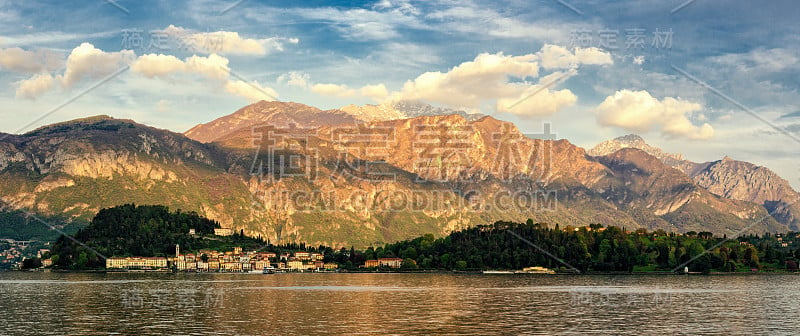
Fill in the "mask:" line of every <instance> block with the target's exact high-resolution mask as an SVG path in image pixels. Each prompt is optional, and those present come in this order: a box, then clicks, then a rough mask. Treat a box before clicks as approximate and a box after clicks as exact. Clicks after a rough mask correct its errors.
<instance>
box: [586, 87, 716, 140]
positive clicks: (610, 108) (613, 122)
mask: <svg viewBox="0 0 800 336" xmlns="http://www.w3.org/2000/svg"><path fill="white" fill-rule="evenodd" d="M701 109H702V106H701V105H700V104H697V103H693V102H689V101H686V100H682V99H680V98H672V97H665V98H664V99H662V100H658V99H657V98H655V97H653V96H651V95H650V93H649V92H647V91H644V90H642V91H631V90H620V91H617V92H616V93H614V95H612V96H608V97H606V99H605V100H604V101H603V102H602V103H600V105H598V106H597V109H596V112H597V121H598V122H599V123H600V124H601V125H603V126H615V127H620V128H623V129H625V130H628V131H632V132H638V133H646V132H650V131H653V130H659V131H660V132H661V134H662V135H664V136H666V137H684V138H688V139H694V140H703V139H709V138H711V137H712V136H713V135H714V129H713V128H712V127H711V125H709V124H708V123H704V124H702V125H701V126H696V125H694V124H693V123H692V121H691V120H690V119H689V117H691V115H692V114H693V113H694V112H699V111H700V110H701Z"/></svg>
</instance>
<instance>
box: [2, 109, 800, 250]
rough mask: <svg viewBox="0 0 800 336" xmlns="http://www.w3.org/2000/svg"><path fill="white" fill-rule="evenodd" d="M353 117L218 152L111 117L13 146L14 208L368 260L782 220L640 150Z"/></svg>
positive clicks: (228, 137)
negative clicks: (523, 234)
mask: <svg viewBox="0 0 800 336" xmlns="http://www.w3.org/2000/svg"><path fill="white" fill-rule="evenodd" d="M342 113H344V112H341V113H340V112H337V111H321V110H318V109H314V108H311V107H307V106H305V105H301V104H294V103H275V102H269V103H267V102H261V103H257V104H255V105H251V106H249V107H245V108H243V109H241V110H239V111H237V112H235V113H234V114H232V115H230V116H226V117H222V118H219V119H217V120H216V121H213V122H210V123H208V124H204V125H199V126H198V127H195V128H193V130H192V131H190V132H187V134H189V133H191V134H189V135H190V136H192V137H194V138H196V139H198V140H203V141H212V142H213V143H210V144H208V143H202V142H199V141H195V140H192V139H189V138H187V137H185V136H183V135H180V134H175V133H172V132H169V131H165V130H158V129H154V128H150V127H147V126H143V125H139V124H136V123H134V122H132V121H126V120H116V119H111V118H108V117H95V118H89V119H82V120H75V121H71V122H66V123H60V124H55V125H51V126H47V127H43V128H41V129H39V130H36V131H33V132H30V133H27V134H23V135H12V136H9V137H7V138H6V139H4V140H3V141H0V190H2V192H3V194H2V195H3V196H2V201H3V203H5V204H10V205H11V207H12V208H21V209H27V210H29V211H34V212H37V213H42V214H47V215H49V216H50V215H58V216H63V217H64V218H72V219H76V220H78V219H88V218H89V217H91V216H92V215H93V214H94V213H95V212H96V211H98V210H99V209H100V208H103V207H109V206H114V205H119V204H124V203H131V202H134V203H138V204H164V205H167V206H170V207H172V208H180V209H183V210H185V211H197V212H198V213H200V214H202V215H204V216H207V217H209V218H212V219H216V220H218V221H220V222H221V223H222V224H223V225H224V226H230V227H232V228H233V229H235V230H244V231H245V232H246V233H248V234H250V235H261V236H262V237H267V238H270V239H271V240H272V241H273V242H279V241H280V242H285V241H306V242H308V243H312V244H318V243H324V244H328V245H332V246H348V245H358V246H365V245H368V244H373V243H381V242H388V241H394V240H399V239H405V238H409V237H415V236H418V235H420V234H424V233H434V234H437V235H443V234H446V233H448V232H450V231H452V230H458V229H462V228H465V227H469V226H473V225H477V224H485V223H487V222H492V221H496V220H517V221H519V220H524V219H527V218H533V219H535V220H537V221H540V222H546V223H551V224H556V223H557V224H560V225H561V226H562V227H563V226H567V225H573V226H582V225H588V224H591V223H601V224H604V225H618V226H624V227H626V228H629V229H633V228H638V227H646V228H650V229H656V228H660V229H665V230H668V231H688V230H695V231H712V232H717V233H730V232H731V231H735V230H737V229H740V228H743V227H745V226H747V225H749V224H750V223H751V222H752V221H753V220H755V219H758V218H760V217H763V216H764V215H766V210H765V208H764V206H762V205H761V203H758V204H755V203H752V202H762V201H763V202H764V203H768V202H769V199H774V198H776V197H778V196H776V194H770V193H764V194H763V196H759V197H760V198H759V197H756V198H751V199H747V200H742V201H738V200H732V199H728V198H725V197H721V196H717V195H714V194H712V193H711V192H709V191H708V190H712V192H713V190H715V189H713V188H711V187H709V186H705V185H704V184H701V185H698V183H697V182H695V181H694V180H693V179H692V178H690V177H689V176H687V175H685V174H684V173H682V172H681V171H680V170H677V169H673V168H671V167H670V166H669V165H667V164H665V163H663V162H662V161H661V160H659V158H657V157H655V156H653V155H650V154H648V153H647V152H645V151H642V150H637V149H633V148H630V147H631V146H628V147H627V148H625V149H622V150H618V151H615V152H613V153H610V154H607V155H602V156H591V155H589V154H587V153H586V151H585V150H584V149H582V148H580V147H577V146H575V145H573V144H572V143H570V142H569V141H567V140H539V139H530V138H526V137H525V136H523V135H522V134H521V133H520V132H519V131H518V130H517V128H516V127H515V126H514V125H513V124H511V123H508V122H504V121H500V120H497V119H494V118H492V117H483V118H480V119H476V120H472V119H471V118H467V117H465V116H463V115H457V114H456V115H433V116H419V117H415V118H408V119H396V120H374V121H367V122H365V121H363V120H356V119H358V118H356V117H354V116H353V115H352V114H347V113H345V114H342ZM316 117H321V118H316ZM353 120H356V121H353ZM348 121H349V123H348ZM295 122H298V123H299V125H298V124H295V125H294V127H291V126H288V125H291V124H294V123H295ZM270 123H275V124H271V125H270ZM315 125H316V126H315ZM634 140H635V139H634ZM633 142H635V143H639V142H638V141H633ZM650 150H651V151H653V150H654V149H653V148H650ZM593 153H596V152H593ZM656 153H657V154H658V152H656ZM662 154H663V153H662ZM663 157H664V155H662V158H663ZM669 157H670V158H672V159H676V160H677V159H678V158H679V157H675V156H669ZM714 166H715V165H713V164H711V165H708V166H707V167H710V168H711V167H714ZM725 167H727V166H726V165H719V166H717V168H718V169H717V170H714V169H710V170H709V173H708V174H706V175H707V176H708V177H706V178H702V179H700V181H703V182H704V181H707V180H708V181H712V180H713V181H717V180H721V181H728V182H725V183H724V184H725V185H730V186H728V187H725V188H723V189H725V190H728V189H731V190H734V189H735V190H738V189H736V188H738V187H737V185H738V184H747V183H749V181H750V180H749V179H745V180H742V181H738V180H736V178H734V177H723V176H722V175H725V174H727V173H725V174H723V172H722V171H720V169H722V168H725ZM726 169H728V168H726ZM731 169H732V168H731ZM738 170H741V168H737V171H738ZM752 170H753V172H752V174H751V175H753V176H754V177H753V178H759V179H760V178H762V177H759V176H760V175H758V174H760V173H759V170H758V169H757V168H753V169H752ZM706 175H703V176H706ZM698 176H701V175H698ZM736 181H738V182H736ZM774 181H776V182H775V183H777V182H778V180H774ZM784 182H785V181H784ZM712 184H721V182H714V183H712ZM771 185H772V184H770V183H767V184H765V185H764V187H761V189H764V188H767V187H768V186H771ZM752 187H753V188H756V189H758V188H759V187H758V184H754V185H753V186H752ZM706 188H708V190H706ZM737 192H738V191H737ZM742 192H745V193H751V192H752V190H745V191H742ZM720 193H722V194H724V193H723V192H721V191H720ZM784 194H785V197H789V196H790V194H788V191H786V192H785V193H784ZM732 195H733V194H732ZM731 197H733V196H731ZM737 197H738V196H737ZM751 201H752V202H751ZM766 222H767V223H766V224H765V225H767V227H768V229H769V230H785V229H786V227H785V226H781V225H780V224H778V223H777V222H775V221H774V220H772V219H768V220H767V221H766Z"/></svg>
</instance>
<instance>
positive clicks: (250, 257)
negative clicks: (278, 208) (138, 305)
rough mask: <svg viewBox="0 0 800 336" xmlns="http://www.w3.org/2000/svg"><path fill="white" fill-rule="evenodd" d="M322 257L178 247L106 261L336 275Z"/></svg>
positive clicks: (383, 263)
mask: <svg viewBox="0 0 800 336" xmlns="http://www.w3.org/2000/svg"><path fill="white" fill-rule="evenodd" d="M324 257H325V256H324V255H323V254H321V253H316V252H306V251H297V252H293V253H288V252H284V253H280V254H278V253H274V252H258V251H243V250H242V248H241V247H234V249H233V251H227V252H220V251H214V250H200V251H198V252H197V253H186V254H181V251H180V246H179V245H176V246H175V257H172V258H168V257H115V258H108V259H106V269H108V270H152V271H167V270H176V271H183V272H226V273H227V272H252V273H258V272H268V271H277V272H305V271H314V272H324V271H327V272H335V271H337V270H339V264H338V263H335V262H325V261H324ZM402 261H403V259H400V258H379V259H376V260H366V261H365V263H364V265H361V267H363V268H371V267H375V268H377V267H388V268H400V267H401V264H402Z"/></svg>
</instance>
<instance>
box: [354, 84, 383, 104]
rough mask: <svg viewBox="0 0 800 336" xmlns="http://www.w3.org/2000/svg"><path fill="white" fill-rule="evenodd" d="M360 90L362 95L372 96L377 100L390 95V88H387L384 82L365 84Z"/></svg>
mask: <svg viewBox="0 0 800 336" xmlns="http://www.w3.org/2000/svg"><path fill="white" fill-rule="evenodd" d="M359 92H360V93H361V95H362V96H364V97H369V98H372V99H374V100H376V101H382V100H384V99H386V97H387V96H388V95H389V90H387V89H386V85H383V84H376V85H365V86H363V87H361V89H360V90H359Z"/></svg>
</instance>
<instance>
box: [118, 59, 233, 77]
mask: <svg viewBox="0 0 800 336" xmlns="http://www.w3.org/2000/svg"><path fill="white" fill-rule="evenodd" d="M228 62H229V61H228V59H227V58H225V57H222V56H219V55H217V54H211V55H208V57H203V56H196V55H195V56H191V57H187V58H186V59H185V60H183V61H181V60H180V59H178V58H177V57H175V56H172V55H162V54H158V55H156V54H147V55H142V56H139V58H137V59H136V61H134V62H133V63H132V64H131V70H132V71H133V72H136V73H140V74H142V75H144V76H145V77H149V78H153V77H161V78H168V77H170V76H171V75H174V74H198V75H201V76H203V77H206V78H208V79H212V80H225V79H227V78H228V77H229V75H230V74H229V71H228Z"/></svg>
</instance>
